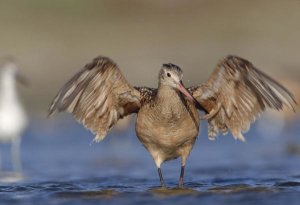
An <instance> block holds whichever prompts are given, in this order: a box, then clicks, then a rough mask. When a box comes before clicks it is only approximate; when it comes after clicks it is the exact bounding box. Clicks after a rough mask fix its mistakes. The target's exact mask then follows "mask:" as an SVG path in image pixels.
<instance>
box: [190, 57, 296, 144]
mask: <svg viewBox="0 0 300 205" xmlns="http://www.w3.org/2000/svg"><path fill="white" fill-rule="evenodd" d="M189 92H190V93H191V94H192V95H193V96H194V97H195V98H196V100H197V101H198V102H199V103H200V105H201V107H203V108H204V110H205V111H206V112H207V113H208V114H207V115H206V116H205V119H207V120H208V123H209V129H208V135H209V138H210V139H214V138H215V137H216V136H217V134H218V133H219V132H222V133H223V134H226V133H227V131H228V130H230V131H231V133H232V135H233V137H234V138H235V139H239V140H242V141H244V140H245V139H244V137H243V135H242V133H243V132H246V131H248V129H249V127H250V124H251V123H252V122H254V121H255V120H256V118H257V117H258V116H259V115H260V114H261V113H262V112H263V111H264V110H265V109H266V108H272V109H276V110H281V109H283V106H284V105H285V106H287V107H289V108H290V109H292V110H294V106H295V104H296V102H295V100H294V97H293V95H292V94H291V93H290V92H289V91H288V90H287V89H286V88H285V87H283V86H282V85H280V84H279V83H278V82H276V81H275V80H273V79H272V78H271V77H269V76H268V75H266V74H265V73H263V72H262V71H260V70H259V69H257V68H256V67H254V65H253V64H252V63H250V62H249V61H247V60H245V59H243V58H240V57H238V56H227V57H226V58H224V59H222V60H221V61H220V62H219V64H218V65H217V67H216V69H215V70H214V72H213V74H212V75H211V76H210V78H209V79H208V81H207V82H206V83H204V84H202V85H200V86H195V87H191V88H189Z"/></svg>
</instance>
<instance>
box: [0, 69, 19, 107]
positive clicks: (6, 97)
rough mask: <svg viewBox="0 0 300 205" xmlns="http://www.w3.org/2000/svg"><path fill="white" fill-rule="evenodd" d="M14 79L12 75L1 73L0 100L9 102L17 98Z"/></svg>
mask: <svg viewBox="0 0 300 205" xmlns="http://www.w3.org/2000/svg"><path fill="white" fill-rule="evenodd" d="M16 92H17V91H16V84H15V79H14V77H13V76H12V75H9V74H7V73H3V74H2V76H1V87H0V93H1V101H6V102H10V101H12V100H16V99H17V98H18V96H17V93H16Z"/></svg>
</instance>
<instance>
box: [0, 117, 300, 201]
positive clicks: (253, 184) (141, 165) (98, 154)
mask: <svg viewBox="0 0 300 205" xmlns="http://www.w3.org/2000/svg"><path fill="white" fill-rule="evenodd" d="M298 124H299V121H298V122H293V123H290V124H288V125H285V129H284V130H281V131H280V132H279V133H278V131H276V132H272V129H273V128H272V126H271V127H267V128H266V129H267V130H268V133H269V134H270V133H277V134H272V136H267V137H266V132H265V131H261V129H260V127H261V126H262V125H261V124H255V125H254V126H253V127H252V128H253V129H251V131H250V132H249V133H248V134H247V135H246V137H247V143H241V142H238V141H234V140H232V139H231V137H230V136H226V137H222V136H220V138H219V139H218V140H216V141H209V140H207V137H206V135H207V133H206V125H205V124H204V125H203V126H202V128H203V129H202V131H201V137H200V138H199V140H198V141H197V143H196V145H195V147H194V149H193V151H192V153H191V156H190V159H189V161H188V163H187V167H186V175H185V188H184V189H177V188H176V187H177V180H178V176H179V172H180V162H179V160H174V161H172V162H168V163H166V164H164V165H163V167H162V169H163V174H164V177H165V181H166V184H167V186H168V189H162V188H160V187H159V179H158V176H157V171H156V168H155V166H154V163H153V161H152V159H151V158H150V156H149V154H148V153H147V152H146V151H145V149H144V148H143V147H142V145H141V144H140V143H139V142H138V140H137V139H136V137H135V134H134V127H133V126H132V125H131V126H130V128H129V129H126V130H123V131H121V132H117V131H112V133H111V134H110V135H109V136H108V137H107V139H106V140H104V141H103V142H102V143H99V144H91V141H92V135H91V134H90V133H89V132H87V131H86V130H84V129H83V128H82V127H81V126H80V125H77V124H76V123H75V122H74V121H72V120H70V119H69V118H67V120H58V121H56V120H54V121H53V120H50V121H46V122H35V123H33V125H32V126H31V127H30V128H29V129H28V130H27V132H26V133H25V136H24V138H23V142H22V161H23V165H24V166H23V174H22V175H18V174H15V173H12V172H10V171H9V170H10V163H9V154H8V153H7V151H9V149H8V148H9V147H8V146H6V145H2V146H1V152H2V157H3V160H4V167H3V168H4V169H5V171H4V172H2V173H1V174H0V180H1V183H0V204H55V205H58V204H101V203H103V204H141V203H143V204H153V203H159V202H163V203H165V204H173V205H174V204H182V203H187V204H208V203H211V204H212V203H214V204H241V203H242V204H249V205H250V204H251V205H252V204H272V205H274V204H289V205H292V204H299V200H300V163H299V162H300V155H299V152H298V151H299V150H298V149H299V142H300V140H299V134H300V130H299V129H300V128H297V125H298ZM263 127H264V126H263ZM274 129H275V130H276V127H275V128H274ZM273 131H274V130H273ZM270 135H271V134H270Z"/></svg>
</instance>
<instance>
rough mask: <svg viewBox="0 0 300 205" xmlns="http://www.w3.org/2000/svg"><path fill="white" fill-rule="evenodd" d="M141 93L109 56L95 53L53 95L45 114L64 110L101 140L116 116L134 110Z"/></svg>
mask: <svg viewBox="0 0 300 205" xmlns="http://www.w3.org/2000/svg"><path fill="white" fill-rule="evenodd" d="M142 99H143V97H142V96H141V94H140V92H139V91H138V90H136V89H134V88H133V87H132V86H131V85H130V84H129V83H128V82H127V80H126V79H125V77H124V76H123V75H122V73H121V71H120V69H119V68H118V66H117V65H116V64H115V63H114V62H113V61H112V60H110V59H109V58H107V57H102V56H99V57H97V58H95V59H94V60H93V61H92V62H91V63H89V64H87V65H86V66H85V67H84V68H83V69H82V70H81V71H79V72H78V73H77V74H75V75H74V76H73V77H72V78H71V79H70V80H69V81H68V82H67V83H66V84H65V85H64V86H63V87H62V89H61V90H60V91H59V93H58V94H57V95H56V97H55V98H54V100H53V102H52V104H51V106H50V109H49V115H52V114H54V113H56V112H61V111H67V112H70V113H72V114H73V115H74V117H75V118H76V119H77V120H78V121H79V122H81V123H82V124H83V125H84V126H85V127H87V128H88V129H89V130H91V131H92V132H93V133H94V134H96V137H95V141H101V140H103V139H104V138H105V136H106V135H107V132H108V131H109V129H110V128H111V127H112V126H113V125H114V124H115V123H116V122H117V121H118V119H120V118H122V117H124V116H126V115H129V114H131V113H136V112H138V110H139V109H140V106H141V100H142Z"/></svg>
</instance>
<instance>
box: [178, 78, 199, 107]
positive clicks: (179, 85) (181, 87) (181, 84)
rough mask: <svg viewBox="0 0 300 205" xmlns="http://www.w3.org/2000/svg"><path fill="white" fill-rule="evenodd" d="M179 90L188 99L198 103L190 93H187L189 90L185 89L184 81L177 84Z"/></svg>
mask: <svg viewBox="0 0 300 205" xmlns="http://www.w3.org/2000/svg"><path fill="white" fill-rule="evenodd" d="M177 89H178V90H179V91H180V92H181V93H182V94H184V95H185V96H186V97H187V98H188V99H190V100H191V101H192V102H195V103H196V102H197V100H196V99H195V98H194V97H193V96H192V95H191V94H190V93H189V91H187V89H186V88H185V87H184V85H183V83H182V81H180V82H179V83H178V84H177Z"/></svg>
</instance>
